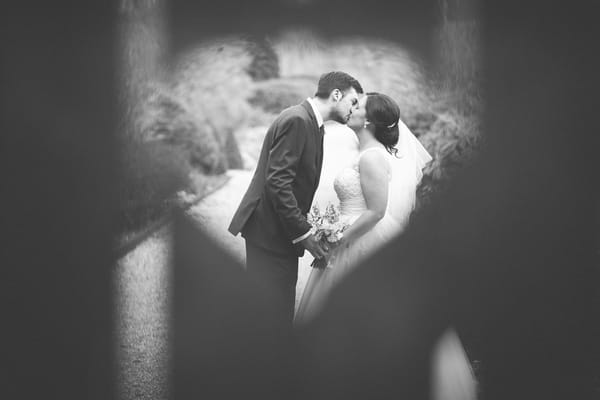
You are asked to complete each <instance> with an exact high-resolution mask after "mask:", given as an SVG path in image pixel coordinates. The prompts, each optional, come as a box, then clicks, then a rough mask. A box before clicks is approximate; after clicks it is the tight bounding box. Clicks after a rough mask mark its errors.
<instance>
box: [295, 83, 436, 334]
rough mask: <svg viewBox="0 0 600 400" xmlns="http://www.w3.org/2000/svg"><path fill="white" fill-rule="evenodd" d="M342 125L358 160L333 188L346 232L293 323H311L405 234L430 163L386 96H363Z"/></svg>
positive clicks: (313, 275)
mask: <svg viewBox="0 0 600 400" xmlns="http://www.w3.org/2000/svg"><path fill="white" fill-rule="evenodd" d="M347 125H348V127H349V128H351V129H352V130H353V131H354V133H355V134H356V137H357V139H358V147H359V154H358V157H356V159H355V160H354V162H353V163H351V164H350V165H349V166H347V167H345V168H343V169H342V170H341V171H340V172H339V173H338V174H337V175H336V177H335V179H334V181H333V186H334V189H335V192H336V195H337V197H338V199H339V207H340V213H341V218H342V219H343V220H344V221H345V222H346V223H348V224H349V225H350V227H349V228H348V229H347V230H346V231H345V232H344V233H343V238H342V239H341V241H340V242H339V245H338V246H337V247H336V248H335V249H333V250H332V251H331V252H330V258H329V262H328V265H327V267H326V268H324V269H312V270H311V272H310V276H309V278H308V281H307V283H306V286H305V289H304V292H303V294H302V298H301V300H300V304H299V306H298V311H297V313H296V318H295V322H296V323H303V322H305V321H307V320H309V319H311V318H312V317H313V316H314V315H315V314H316V313H317V312H318V311H319V309H320V308H321V306H322V304H323V303H324V302H325V300H326V298H327V295H328V293H329V292H330V291H331V290H332V288H333V287H334V286H335V285H336V284H337V283H338V282H339V281H340V280H341V279H342V278H343V277H344V276H346V274H348V273H349V272H350V271H351V270H352V269H353V268H354V267H356V266H357V265H358V264H359V263H360V261H362V260H364V259H365V258H366V257H368V256H369V255H371V254H372V253H373V252H375V251H376V250H377V249H378V248H380V247H381V246H382V245H385V244H386V243H387V242H389V241H390V240H391V239H392V238H393V237H394V236H395V235H396V234H398V233H399V232H401V231H402V230H403V229H404V228H405V226H406V225H407V223H408V220H409V217H410V214H411V212H412V210H413V208H414V205H415V196H416V188H417V185H418V184H419V182H420V180H421V177H422V172H421V171H422V168H423V167H424V166H425V164H426V163H427V162H429V161H430V160H431V156H430V155H429V154H428V153H427V151H426V150H425V149H424V148H423V146H422V145H421V144H420V143H419V141H418V140H417V139H416V138H415V137H414V136H413V135H412V133H411V132H410V131H409V130H408V128H407V127H406V125H404V123H403V122H402V121H401V120H400V109H399V107H398V105H397V104H396V102H395V101H394V100H393V99H392V98H390V97H389V96H386V95H384V94H380V93H367V94H366V95H365V96H363V97H362V98H361V99H360V101H359V104H358V109H357V110H356V111H354V112H353V113H352V116H351V117H350V120H349V121H348V124H347Z"/></svg>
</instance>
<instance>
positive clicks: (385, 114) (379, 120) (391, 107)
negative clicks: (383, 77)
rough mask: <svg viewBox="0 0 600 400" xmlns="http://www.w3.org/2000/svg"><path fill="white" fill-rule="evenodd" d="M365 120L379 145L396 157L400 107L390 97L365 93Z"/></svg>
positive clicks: (375, 93)
mask: <svg viewBox="0 0 600 400" xmlns="http://www.w3.org/2000/svg"><path fill="white" fill-rule="evenodd" d="M365 109H366V117H367V120H368V121H369V122H370V123H371V125H372V126H373V130H372V132H373V135H374V136H375V139H377V140H378V141H379V143H381V144H383V145H384V146H385V148H386V149H387V151H388V152H389V153H390V154H392V155H394V156H395V155H396V154H397V153H398V149H396V147H395V146H396V144H398V138H399V135H400V131H399V128H398V120H399V119H400V107H398V104H397V103H396V102H395V101H394V100H393V99H392V98H391V97H390V96H386V95H385V94H381V93H377V92H369V93H367V104H366V106H365Z"/></svg>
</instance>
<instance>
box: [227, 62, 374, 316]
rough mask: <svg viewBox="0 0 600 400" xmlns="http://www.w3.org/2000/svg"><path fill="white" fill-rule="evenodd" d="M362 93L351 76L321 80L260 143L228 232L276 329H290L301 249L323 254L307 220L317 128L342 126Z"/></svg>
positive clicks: (319, 150) (317, 164)
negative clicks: (240, 241)
mask: <svg viewBox="0 0 600 400" xmlns="http://www.w3.org/2000/svg"><path fill="white" fill-rule="evenodd" d="M362 92H363V90H362V87H361V86H360V83H358V81H357V80H356V79H354V78H353V77H351V76H350V75H348V74H346V73H344V72H339V71H334V72H328V73H326V74H323V75H321V78H320V79H319V83H318V87H317V93H316V94H315V96H314V97H312V98H308V99H306V100H305V101H303V102H302V103H301V104H299V105H296V106H293V107H290V108H288V109H286V110H284V111H282V112H281V114H279V116H278V117H277V118H276V119H275V121H274V122H273V124H272V125H271V127H270V128H269V130H268V131H267V135H266V137H265V140H264V142H263V146H262V150H261V153H260V158H259V160H258V165H257V167H256V171H255V173H254V177H253V178H252V182H250V187H249V188H248V190H247V192H246V194H245V195H244V198H243V199H242V202H241V203H240V205H239V207H238V209H237V211H236V213H235V215H234V216H233V219H232V221H231V224H230V226H229V231H230V232H231V233H232V234H233V235H237V234H238V233H240V232H241V233H242V236H243V237H244V239H245V240H246V269H247V272H248V274H249V275H251V276H252V277H253V278H255V279H256V280H257V281H258V282H259V283H260V284H261V285H262V289H263V291H264V293H265V294H266V295H267V296H268V299H269V307H270V309H271V310H272V312H273V313H274V317H275V318H276V319H277V322H278V323H280V324H283V326H285V327H290V328H291V326H292V321H293V317H294V303H295V294H296V281H297V278H298V257H301V256H302V254H303V253H304V250H305V249H306V250H308V251H309V252H310V253H311V254H312V255H313V256H314V257H315V258H321V257H324V256H326V255H327V251H328V249H327V248H324V247H323V246H322V245H321V244H320V243H319V241H318V240H317V239H316V238H315V236H314V235H313V233H312V231H311V226H310V224H309V223H308V222H307V220H306V214H307V213H308V211H309V210H310V206H311V204H312V201H313V197H314V194H315V191H316V189H317V186H318V184H319V177H320V174H321V164H322V161H323V132H324V130H323V123H324V122H325V121H328V120H334V121H337V122H340V123H343V124H345V123H346V122H347V121H348V119H349V118H350V115H351V114H352V110H353V109H355V108H356V106H357V105H358V95H359V94H361V93H362Z"/></svg>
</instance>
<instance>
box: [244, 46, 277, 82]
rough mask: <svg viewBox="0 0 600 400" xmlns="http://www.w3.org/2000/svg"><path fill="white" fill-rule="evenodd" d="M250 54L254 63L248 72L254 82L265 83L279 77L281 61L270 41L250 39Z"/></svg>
mask: <svg viewBox="0 0 600 400" xmlns="http://www.w3.org/2000/svg"><path fill="white" fill-rule="evenodd" d="M248 52H249V53H250V55H251V56H252V62H251V63H250V65H249V66H248V67H247V68H246V71H247V72H248V75H250V77H251V78H252V79H253V80H255V81H264V80H267V79H274V78H278V77H279V59H278V58H277V54H276V53H275V50H274V49H273V45H272V44H271V41H270V40H268V39H262V38H249V42H248Z"/></svg>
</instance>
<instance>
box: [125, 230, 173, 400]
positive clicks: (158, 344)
mask: <svg viewBox="0 0 600 400" xmlns="http://www.w3.org/2000/svg"><path fill="white" fill-rule="evenodd" d="M170 233H171V232H170V227H169V225H167V226H165V227H163V228H162V229H160V230H158V231H157V232H155V233H154V235H152V236H151V237H149V238H148V239H147V240H145V241H144V242H143V243H141V244H140V245H139V246H138V247H136V248H135V249H134V250H133V251H132V252H130V253H128V254H127V255H126V256H124V257H123V258H121V259H120V260H119V261H118V262H117V265H116V267H115V271H114V281H113V282H114V285H115V295H116V297H115V298H116V323H115V325H116V330H117V332H116V334H117V338H116V343H117V346H118V347H117V349H116V357H117V362H118V382H117V385H118V387H117V390H118V398H119V399H122V400H132V399H152V400H159V399H168V398H169V392H168V375H169V371H170V368H169V354H170V351H169V342H170V341H169V328H168V326H169V321H168V319H169V314H168V309H169V306H170V304H169V303H170V293H171V281H172V280H171V272H172V258H171V251H170V249H171V243H172V242H171V234H170Z"/></svg>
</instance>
